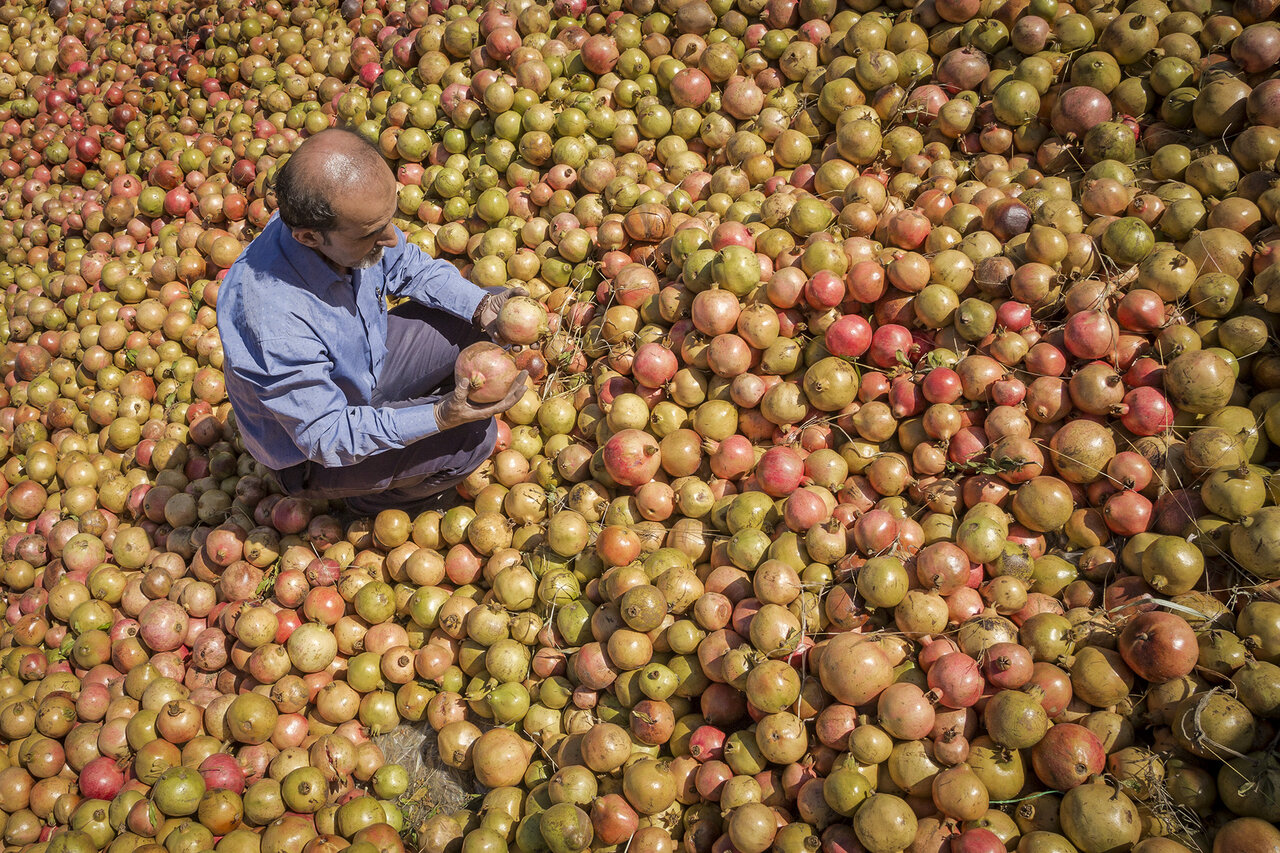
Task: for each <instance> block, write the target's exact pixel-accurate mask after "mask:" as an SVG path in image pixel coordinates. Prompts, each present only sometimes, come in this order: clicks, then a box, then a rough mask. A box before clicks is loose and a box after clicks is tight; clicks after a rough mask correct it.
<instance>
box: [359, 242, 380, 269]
mask: <svg viewBox="0 0 1280 853" xmlns="http://www.w3.org/2000/svg"><path fill="white" fill-rule="evenodd" d="M380 260H382V247H381V246H378V247H377V248H376V249H374V250H373V251H372V252H370V253H369V254H367V255H365V256H364V258H362V259H361V260H359V261H357V262H356V263H355V264H353V265H352V267H351V268H352V269H357V270H367V269H369V268H370V267H375V266H377V265H378V261H380Z"/></svg>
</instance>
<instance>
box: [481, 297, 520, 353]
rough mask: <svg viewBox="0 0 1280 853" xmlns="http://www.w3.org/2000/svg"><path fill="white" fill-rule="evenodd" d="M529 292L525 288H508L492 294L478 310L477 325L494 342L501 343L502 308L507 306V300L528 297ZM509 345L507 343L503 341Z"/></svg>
mask: <svg viewBox="0 0 1280 853" xmlns="http://www.w3.org/2000/svg"><path fill="white" fill-rule="evenodd" d="M528 295H529V291H527V290H525V289H524V288H523V287H508V288H507V289H505V290H500V291H498V292H497V293H490V294H489V295H488V296H486V297H485V298H484V299H483V300H481V302H480V305H479V306H478V307H477V308H476V316H475V321H476V325H478V326H479V327H480V328H482V329H484V331H485V333H486V334H488V335H489V337H491V338H493V339H494V340H498V341H501V335H499V334H498V329H497V324H498V312H499V311H501V310H502V306H503V305H506V304H507V300H508V299H510V298H511V297H513V296H528ZM502 342H503V343H507V342H506V341H502Z"/></svg>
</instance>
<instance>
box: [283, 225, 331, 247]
mask: <svg viewBox="0 0 1280 853" xmlns="http://www.w3.org/2000/svg"><path fill="white" fill-rule="evenodd" d="M291 233H292V234H293V239H295V240H297V241H298V242H299V243H301V244H302V245H304V246H306V247H307V248H308V249H318V248H320V246H321V245H323V243H324V238H323V237H322V236H321V234H320V232H319V231H317V230H316V229H314V228H295V229H293V231H292V232H291Z"/></svg>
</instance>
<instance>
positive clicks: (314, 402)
mask: <svg viewBox="0 0 1280 853" xmlns="http://www.w3.org/2000/svg"><path fill="white" fill-rule="evenodd" d="M258 349H259V351H258V353H256V354H254V355H255V357H254V358H252V359H251V360H250V361H249V363H248V364H241V365H237V367H236V373H237V374H238V378H239V379H240V380H241V381H243V382H245V383H246V384H248V385H250V386H251V387H252V389H253V392H254V395H255V397H256V398H257V400H258V402H259V403H260V405H261V407H262V409H263V410H265V412H269V413H270V415H269V416H270V417H273V418H274V419H275V420H276V421H277V422H278V423H279V424H280V426H281V427H282V428H283V429H284V430H285V431H286V432H287V433H288V434H289V435H292V436H293V437H294V441H295V443H296V444H297V447H298V450H299V451H301V452H302V453H303V454H304V455H305V456H306V457H307V458H308V459H310V460H312V461H313V462H318V463H320V464H321V465H324V466H325V467H326V468H333V467H341V466H345V465H352V464H354V463H356V462H359V461H360V460H362V459H364V458H366V457H368V456H370V455H372V454H375V453H381V452H383V451H386V450H394V449H397V448H402V447H406V446H407V445H409V444H412V443H413V442H415V441H418V440H420V439H422V438H424V437H426V436H428V435H432V434H433V433H436V432H438V429H437V427H436V419H435V406H434V404H426V405H415V406H405V407H403V408H389V407H379V406H352V405H350V404H349V403H348V402H347V398H346V396H345V395H344V394H343V393H342V390H341V389H340V388H339V387H338V385H337V384H336V383H335V382H334V381H333V377H332V376H331V374H330V371H329V364H330V361H331V358H330V355H329V353H328V352H327V350H326V348H325V346H324V345H323V344H322V343H321V342H320V341H319V340H317V339H316V338H315V337H313V336H310V335H307V334H305V333H304V334H299V335H297V336H293V337H289V338H272V339H268V340H264V341H261V342H259V344H258Z"/></svg>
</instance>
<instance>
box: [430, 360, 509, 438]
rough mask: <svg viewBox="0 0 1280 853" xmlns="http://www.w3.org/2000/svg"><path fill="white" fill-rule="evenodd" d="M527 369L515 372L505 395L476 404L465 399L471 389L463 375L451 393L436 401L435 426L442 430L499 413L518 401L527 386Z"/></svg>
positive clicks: (469, 383)
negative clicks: (495, 400) (513, 379)
mask: <svg viewBox="0 0 1280 853" xmlns="http://www.w3.org/2000/svg"><path fill="white" fill-rule="evenodd" d="M528 380H529V371H527V370H522V371H520V372H519V373H518V374H516V378H515V381H514V382H512V383H511V390H509V391H508V392H507V396H505V397H503V398H502V399H501V400H499V401H498V402H496V403H489V404H485V405H476V404H475V403H473V402H471V401H470V400H468V399H467V393H468V392H469V391H470V390H471V382H470V381H469V380H468V379H467V378H466V377H465V376H464V377H463V378H461V379H459V380H458V384H457V386H456V387H454V389H453V393H451V394H449V396H447V397H445V398H444V399H442V400H440V401H439V402H438V403H436V427H437V428H438V429H439V430H440V431H441V432H444V431H445V430H447V429H453V428H454V427H456V426H461V425H462V424H467V423H471V422H472V421H482V420H485V419H486V418H492V417H493V416H495V415H500V414H502V413H503V412H505V411H506V410H507V409H510V408H511V407H512V406H514V405H515V404H516V403H518V402H519V401H520V398H521V397H523V396H524V394H525V391H527V390H529V386H528Z"/></svg>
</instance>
